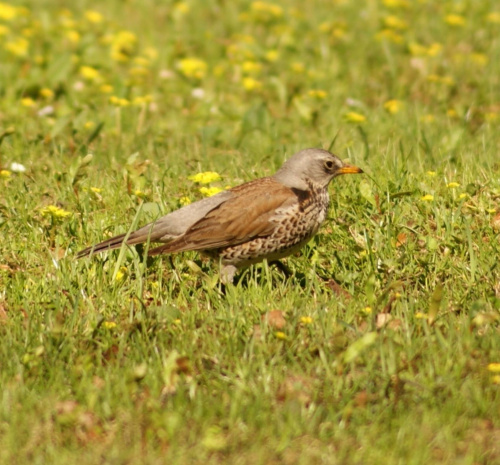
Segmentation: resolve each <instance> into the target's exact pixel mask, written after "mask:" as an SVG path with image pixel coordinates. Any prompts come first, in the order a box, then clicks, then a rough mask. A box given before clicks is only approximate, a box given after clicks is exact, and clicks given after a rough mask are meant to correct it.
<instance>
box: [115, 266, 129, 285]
mask: <svg viewBox="0 0 500 465" xmlns="http://www.w3.org/2000/svg"><path fill="white" fill-rule="evenodd" d="M127 274H128V270H127V268H126V267H124V266H121V267H120V269H119V270H118V271H117V272H116V277H115V281H116V282H117V283H120V282H122V281H123V280H124V279H125V278H126V277H127Z"/></svg>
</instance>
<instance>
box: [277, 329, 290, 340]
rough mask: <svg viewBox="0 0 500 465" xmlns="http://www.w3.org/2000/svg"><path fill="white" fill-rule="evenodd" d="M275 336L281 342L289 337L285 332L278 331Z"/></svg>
mask: <svg viewBox="0 0 500 465" xmlns="http://www.w3.org/2000/svg"><path fill="white" fill-rule="evenodd" d="M274 335H275V336H276V338H277V339H281V340H286V339H288V336H287V335H286V334H285V333H284V332H283V331H276V332H275V333H274Z"/></svg>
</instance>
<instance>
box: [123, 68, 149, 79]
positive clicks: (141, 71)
mask: <svg viewBox="0 0 500 465" xmlns="http://www.w3.org/2000/svg"><path fill="white" fill-rule="evenodd" d="M128 74H130V75H131V76H134V77H142V76H148V75H149V74H150V71H149V69H148V68H144V67H143V66H134V67H133V68H130V69H129V70H128Z"/></svg>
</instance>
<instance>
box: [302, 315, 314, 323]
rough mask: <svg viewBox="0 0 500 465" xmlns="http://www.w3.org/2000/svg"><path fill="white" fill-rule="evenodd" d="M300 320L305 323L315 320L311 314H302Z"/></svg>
mask: <svg viewBox="0 0 500 465" xmlns="http://www.w3.org/2000/svg"><path fill="white" fill-rule="evenodd" d="M300 322H301V323H302V324H303V325H310V324H312V322H313V319H312V318H311V317H310V316H301V317H300Z"/></svg>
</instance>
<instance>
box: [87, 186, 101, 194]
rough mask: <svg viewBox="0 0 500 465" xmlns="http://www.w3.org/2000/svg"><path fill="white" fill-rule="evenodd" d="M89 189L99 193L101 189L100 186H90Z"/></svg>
mask: <svg viewBox="0 0 500 465" xmlns="http://www.w3.org/2000/svg"><path fill="white" fill-rule="evenodd" d="M90 190H91V191H92V192H95V193H96V194H100V193H101V192H102V189H101V188H100V187H91V188H90Z"/></svg>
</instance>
